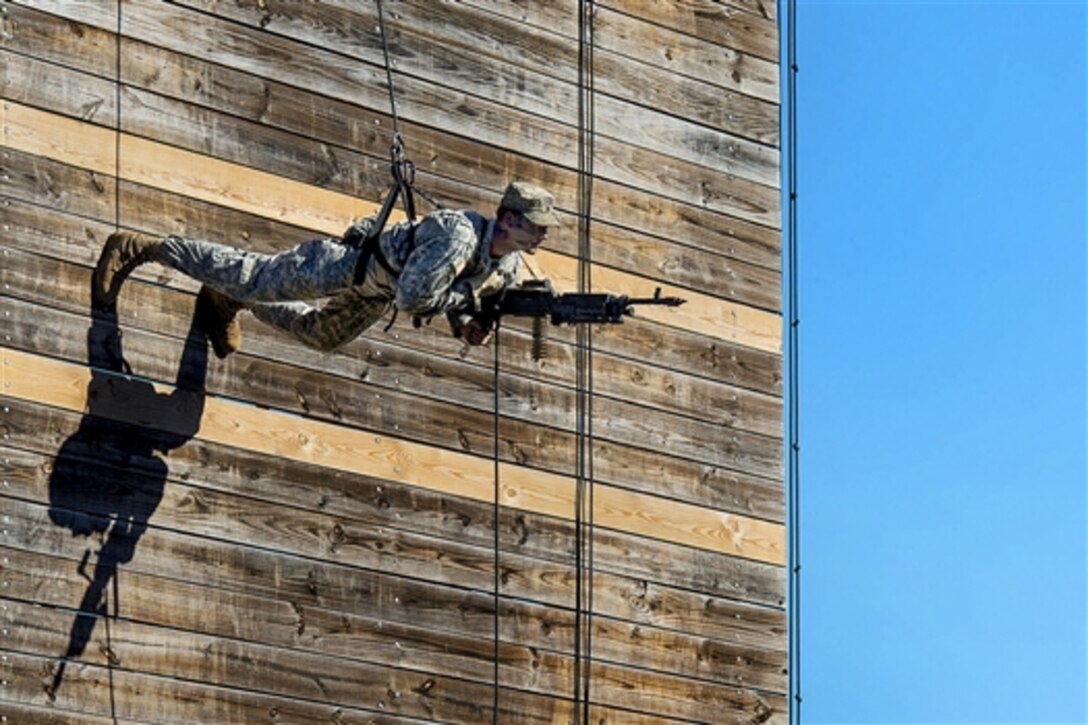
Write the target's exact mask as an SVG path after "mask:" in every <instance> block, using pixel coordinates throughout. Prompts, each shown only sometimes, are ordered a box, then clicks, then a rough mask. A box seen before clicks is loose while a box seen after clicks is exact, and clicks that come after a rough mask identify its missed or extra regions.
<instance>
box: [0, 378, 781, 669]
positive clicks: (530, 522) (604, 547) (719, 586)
mask: <svg viewBox="0 0 1088 725" xmlns="http://www.w3.org/2000/svg"><path fill="white" fill-rule="evenodd" d="M4 407H5V410H4V413H3V417H2V418H0V421H2V423H3V425H4V433H5V434H6V435H7V436H8V438H6V439H5V441H6V442H8V443H9V444H10V445H11V446H14V447H17V448H19V449H20V450H23V451H24V452H26V453H30V452H34V453H37V454H39V455H43V456H47V457H48V456H53V455H56V454H57V452H58V450H60V449H63V454H64V457H65V458H70V459H72V460H74V461H80V462H86V465H91V464H94V463H95V462H96V461H97V462H101V463H104V464H106V465H107V466H118V465H122V464H124V465H127V466H128V467H129V470H130V472H131V473H133V474H140V473H158V472H160V471H161V468H160V467H159V466H158V463H157V462H156V461H154V459H145V458H139V457H137V458H133V457H132V456H128V457H126V450H127V448H126V442H125V439H124V438H123V437H121V438H118V437H117V436H110V435H107V434H108V432H109V430H110V429H111V425H110V423H109V422H108V421H101V422H100V424H99V425H97V426H91V429H92V430H98V431H100V432H102V433H103V434H104V435H103V436H102V437H101V438H100V439H97V440H94V439H92V438H91V437H89V436H87V435H86V434H85V433H84V434H80V429H81V428H82V427H83V426H84V424H85V421H84V420H82V419H81V418H80V417H79V415H78V414H76V413H72V412H69V411H63V410H59V409H55V408H48V407H45V406H41V405H37V404H33V403H28V402H25V401H18V400H15V399H12V398H5V399H4ZM122 430H123V429H122ZM24 457H25V456H24ZM12 460H13V461H15V460H19V458H18V457H16V458H13V459H12ZM226 460H230V461H232V465H231V466H229V467H224V466H220V465H218V462H219V461H226ZM168 463H169V480H170V481H174V482H178V483H181V484H183V486H198V487H200V488H201V489H210V490H212V491H215V492H218V493H220V494H225V495H227V496H237V497H242V498H243V499H246V498H248V499H256V500H262V501H266V502H268V503H270V504H276V505H277V506H279V507H281V508H282V509H284V510H285V513H284V514H283V517H287V518H290V517H292V516H297V514H295V513H292V512H295V511H302V512H320V513H321V514H322V515H324V516H331V517H334V518H335V519H336V520H337V521H351V522H358V523H359V524H360V525H366V526H370V527H372V528H377V529H386V528H389V529H391V530H393V531H407V532H410V533H413V534H416V535H422V536H430V537H435V538H437V539H441V540H446V539H449V540H452V541H454V542H456V543H457V544H462V545H463V544H468V545H473V546H477V547H482V548H483V549H485V550H487V551H488V552H490V553H491V557H492V558H493V550H494V549H493V547H494V526H495V521H494V516H493V514H494V509H493V506H492V505H491V504H490V503H487V502H475V501H471V500H468V499H464V498H460V497H453V496H448V495H441V494H436V493H432V492H429V491H426V490H423V489H416V488H412V487H406V486H397V485H393V484H391V483H390V482H388V481H385V480H383V479H379V478H371V477H365V476H359V475H352V474H347V473H343V472H335V471H329V470H327V469H323V468H320V467H316V466H311V465H306V464H301V463H296V462H293V461H288V460H284V459H279V458H274V457H270V456H265V455H262V454H258V453H248V452H246V451H241V450H237V449H232V448H229V447H225V446H220V445H217V444H213V443H206V442H203V441H200V440H191V441H189V442H188V443H187V444H186V445H184V446H181V447H175V448H174V449H172V450H171V451H170V455H169V460H168ZM12 465H14V464H12ZM42 465H45V464H42ZM81 465H82V464H81ZM33 468H34V464H31V465H29V467H28V468H25V469H24V470H25V471H26V473H25V474H24V475H23V477H22V478H21V479H20V480H24V481H25V482H26V483H27V485H28V486H30V485H31V484H32V483H33V482H35V481H38V483H34V484H33V486H31V487H30V488H28V489H26V493H25V494H24V495H25V496H27V497H29V498H33V499H35V500H45V499H44V496H41V495H38V494H36V493H34V492H35V491H40V490H43V489H42V486H43V485H44V484H43V483H41V482H40V481H39V479H38V478H37V477H38V476H41V475H43V474H45V473H48V472H47V471H46V470H45V469H44V468H43V469H42V470H41V471H38V472H34V473H33V475H31V473H32V472H31V469H33ZM12 470H14V469H12ZM114 473H118V472H117V471H114ZM300 482H301V483H304V484H305V485H299V483H300ZM9 484H10V481H9ZM216 498H218V497H216ZM499 516H500V519H499V536H500V538H499V549H500V554H499V555H500V559H503V565H504V566H506V567H507V568H509V567H511V566H513V564H514V563H515V561H514V560H512V559H508V558H505V559H504V557H505V556H506V553H508V552H509V553H513V554H517V555H519V556H521V557H527V558H525V559H523V561H526V562H528V561H529V560H530V559H531V560H541V561H544V562H550V563H551V564H552V565H554V564H560V565H564V566H566V565H570V564H571V563H572V562H573V561H574V551H575V543H574V542H575V536H574V534H575V532H574V530H573V527H572V525H571V523H570V522H569V521H565V520H562V519H555V518H551V517H545V516H540V515H533V514H530V513H527V512H524V511H516V510H509V509H500V511H499ZM484 558H486V555H484ZM482 561H483V559H481V562H482ZM493 563H494V562H493V561H492V565H493ZM593 563H594V569H595V576H597V577H607V578H608V579H607V580H608V581H613V582H614V585H613V586H614V588H615V589H616V590H617V591H619V590H627V589H629V588H630V586H631V585H632V584H633V583H634V582H645V583H647V584H653V585H655V586H657V587H658V588H659V589H660V590H662V591H667V590H670V589H680V590H686V591H689V592H702V593H704V594H706V595H710V596H713V597H721V598H723V599H727V600H737V601H738V602H750V603H752V604H755V605H759V606H760V607H770V608H772V609H773V608H774V607H781V606H782V604H783V598H782V594H781V586H782V581H783V572H782V570H781V568H780V567H775V566H772V565H768V564H761V563H758V562H753V561H749V560H745V559H741V558H736V557H728V556H725V555H722V554H716V553H713V552H708V551H705V550H699V549H694V548H690V547H683V546H678V545H673V544H668V543H665V542H661V541H656V540H652V539H646V538H644V537H638V536H634V535H631V534H625V533H622V532H609V531H606V530H604V529H600V528H597V529H595V530H594V547H593ZM479 566H480V567H482V568H485V569H486V568H487V566H488V565H487V564H486V563H481V564H480V565H479ZM548 571H549V572H550V571H552V570H551V569H549V570H548ZM538 579H541V580H542V579H543V575H541V576H536V575H531V574H519V575H518V577H517V578H516V580H515V581H514V582H511V586H515V585H516V586H519V587H530V586H531V585H532V582H534V581H536V580H538ZM624 581H626V582H627V583H626V584H624V583H623V582H624ZM454 583H455V584H461V583H463V582H461V581H460V580H458V581H455V582H454ZM569 585H570V583H569V582H561V583H560V586H561V587H568V586H569ZM509 591H510V592H511V593H516V594H518V595H519V596H522V597H526V598H527V597H529V596H531V595H532V591H531V589H528V588H526V589H519V590H509ZM432 596H436V595H432ZM669 596H670V597H674V598H676V600H677V602H679V601H680V597H679V595H669ZM537 598H539V596H538V597H537ZM561 598H562V599H563V600H565V601H569V600H570V598H571V595H569V594H563V595H562V596H561ZM444 601H445V600H444ZM694 601H695V600H691V602H694ZM689 603H690V602H689ZM723 606H724V605H723ZM453 608H456V607H453ZM704 610H705V607H704V606H703V605H702V604H699V605H698V606H693V607H692V608H691V613H690V618H689V619H682V620H677V621H678V622H680V624H679V625H677V626H676V627H675V628H679V629H685V630H686V629H689V628H690V629H691V631H695V632H699V631H706V630H707V628H708V627H710V628H713V629H714V630H715V631H729V632H731V633H730V634H729V635H728V638H729V639H730V641H733V638H734V633H733V631H732V630H730V628H729V626H730V624H731V623H732V624H736V626H737V627H740V622H741V621H747V620H749V619H751V618H752V616H753V612H754V611H756V610H754V609H753V608H751V607H748V608H747V609H746V608H744V607H743V606H739V607H737V608H735V609H734V610H733V611H732V612H730V615H729V617H728V618H727V619H725V620H723V622H721V623H718V624H713V625H712V624H710V623H707V622H703V621H701V620H700V618H699V615H700V613H701V612H703V611H704ZM601 611H602V612H603V613H605V614H607V613H609V612H612V611H614V610H611V609H602V610H601ZM623 611H626V609H624V610H623ZM760 611H762V610H760ZM764 614H765V615H766V617H768V618H767V619H759V618H758V617H757V620H758V621H762V622H763V626H764V628H763V629H759V628H758V627H757V628H755V629H753V630H752V631H751V632H750V636H756V639H748V638H747V637H746V638H745V639H744V641H746V642H749V643H750V644H752V645H753V646H759V647H761V648H769V647H772V646H773V638H772V637H771V634H772V633H773V630H774V629H775V627H776V626H778V620H777V619H776V618H775V617H777V616H778V614H779V613H776V612H774V611H770V610H768V611H766V612H764ZM734 620H735V621H734ZM640 621H641V620H640ZM645 621H646V622H647V623H650V621H649V620H645ZM722 625H724V626H725V628H724V629H722ZM556 629H559V628H558V627H557V628H556ZM760 631H762V632H764V637H763V638H759V637H758V636H757V633H758V632H760ZM557 636H558V635H557ZM519 641H525V642H534V643H536V644H537V645H538V646H549V645H548V643H547V642H545V641H540V642H537V641H536V640H534V639H533V638H531V637H527V636H526V635H525V634H524V633H523V634H522V635H521V639H520V640H519Z"/></svg>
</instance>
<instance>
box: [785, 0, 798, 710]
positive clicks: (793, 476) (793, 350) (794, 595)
mask: <svg viewBox="0 0 1088 725" xmlns="http://www.w3.org/2000/svg"><path fill="white" fill-rule="evenodd" d="M786 2H787V13H786V31H787V34H788V35H787V41H786V65H787V68H788V75H787V83H786V87H787V89H788V93H787V106H788V109H787V113H788V115H787V122H786V126H787V128H786V138H787V144H788V148H787V149H786V153H787V166H786V168H787V173H788V174H789V215H788V216H789V218H788V221H787V225H788V232H787V236H788V240H787V246H788V250H789V251H788V260H787V268H786V269H787V274H788V280H787V288H788V289H789V300H788V305H789V321H790V322H789V363H788V364H789V375H788V380H789V383H788V385H787V391H786V395H787V397H788V399H789V431H788V436H789V449H788V450H789V462H788V470H789V501H788V502H787V508H788V510H789V522H788V529H789V537H790V546H789V603H788V606H789V630H790V635H789V663H790V664H789V670H790V681H789V690H790V703H791V707H790V722H791V723H798V724H799V723H800V722H801V510H800V506H801V443H800V435H801V430H800V425H801V415H800V413H801V409H800V397H799V396H800V348H799V342H800V339H799V338H800V326H801V319H800V317H799V316H798V269H797V72H798V70H799V68H798V66H797V1H796V0H786Z"/></svg>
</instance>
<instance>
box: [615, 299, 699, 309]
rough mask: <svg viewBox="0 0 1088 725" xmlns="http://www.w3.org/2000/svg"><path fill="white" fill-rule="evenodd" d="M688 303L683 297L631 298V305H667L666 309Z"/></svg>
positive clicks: (628, 301) (629, 301) (628, 302)
mask: <svg viewBox="0 0 1088 725" xmlns="http://www.w3.org/2000/svg"><path fill="white" fill-rule="evenodd" d="M685 302H687V300H685V299H684V298H683V297H635V298H629V299H628V300H627V304H629V305H665V306H666V307H679V306H680V305H682V304H684V303H685Z"/></svg>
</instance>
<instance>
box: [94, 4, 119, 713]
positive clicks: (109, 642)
mask: <svg viewBox="0 0 1088 725" xmlns="http://www.w3.org/2000/svg"><path fill="white" fill-rule="evenodd" d="M123 6H124V0H117V33H116V34H115V36H114V37H115V40H116V48H115V51H116V55H117V58H116V73H117V77H116V83H115V84H114V93H115V95H114V113H115V114H116V116H117V133H115V134H114V135H113V144H114V145H113V228H114V231H117V232H119V231H121V32H122V30H123V29H124V23H123V21H122V8H123ZM118 525H119V523H118V522H115V523H114V526H118ZM101 553H102V551H101V549H99V555H101ZM98 564H99V565H101V564H102V562H101V560H99V562H98ZM117 590H118V587H117V571H116V570H115V571H114V573H113V617H114V618H116V616H117V613H118V611H119V610H120V602H119V599H118V596H117ZM109 593H110V592H109V587H106V588H105V591H104V592H103V596H104V597H105V598H106V601H105V602H103V604H104V607H103V609H104V612H103V617H102V619H103V620H104V621H105V628H106V651H107V652H108V653H109V656H108V657H107V658H106V665H107V672H108V673H109V687H110V717H111V718H112V719H113V722H114V723H117V697H116V693H115V692H114V690H115V686H114V681H113V670H114V657H113V631H112V630H113V628H112V627H110V619H111V616H110V607H109V604H110V602H109V599H110V596H109Z"/></svg>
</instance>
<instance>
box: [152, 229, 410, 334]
mask: <svg viewBox="0 0 1088 725" xmlns="http://www.w3.org/2000/svg"><path fill="white" fill-rule="evenodd" d="M359 254H360V251H359V249H358V248H356V247H352V246H349V245H346V244H344V243H342V242H341V241H340V240H339V239H336V238H327V239H314V240H312V241H309V242H303V243H302V244H299V245H298V246H296V247H294V248H292V249H289V250H287V251H285V252H282V253H280V254H276V255H268V254H259V253H257V252H249V251H245V250H241V249H236V248H234V247H229V246H226V245H223V244H216V243H214V242H205V241H199V240H193V239H184V238H182V237H178V236H174V235H171V236H168V237H166V239H165V241H164V243H163V245H162V248H161V251H160V252H159V259H158V261H159V262H161V263H162V264H165V265H167V266H169V267H173V268H174V269H176V270H178V271H180V272H182V273H183V274H185V275H186V276H189V277H192V278H193V279H195V280H197V281H198V282H201V283H203V284H206V285H208V286H209V287H213V288H215V289H216V290H218V291H220V292H222V293H223V294H225V295H227V296H228V297H230V298H232V299H235V300H237V301H239V302H241V303H243V304H244V305H245V306H246V308H247V309H249V311H250V312H252V313H253V316H254V317H256V318H257V319H258V320H260V321H261V322H264V323H265V324H267V325H271V326H272V327H275V328H277V329H279V330H282V331H284V332H286V333H288V334H290V335H293V336H294V337H295V338H296V339H298V340H300V341H301V342H302V343H304V344H306V345H308V346H309V347H313V348H316V349H318V350H324V351H329V350H335V349H336V348H338V347H340V346H341V345H344V344H346V343H348V342H350V341H351V340H353V339H355V338H356V337H358V336H359V335H360V334H361V333H362V332H363V331H364V330H366V329H367V328H368V327H370V326H371V325H373V324H374V323H375V322H377V321H378V320H379V319H381V317H382V315H384V314H385V313H386V311H387V310H389V308H390V307H391V306H392V302H393V298H394V294H395V291H394V290H393V288H392V286H391V285H390V284H389V280H388V279H386V277H385V273H384V270H381V269H380V268H377V269H375V268H376V267H377V265H376V264H375V261H374V260H373V259H371V260H370V267H369V269H368V273H367V276H366V279H365V280H364V281H363V283H362V284H360V285H354V284H352V282H353V277H354V273H355V263H356V262H357V261H358V259H359ZM324 297H327V298H329V299H328V300H327V301H326V302H325V304H324V305H322V306H320V307H317V306H314V305H312V304H308V303H307V302H304V300H315V299H320V298H324Z"/></svg>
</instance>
